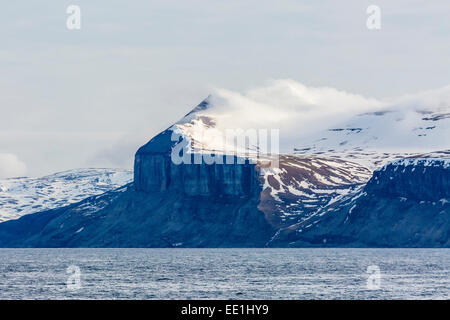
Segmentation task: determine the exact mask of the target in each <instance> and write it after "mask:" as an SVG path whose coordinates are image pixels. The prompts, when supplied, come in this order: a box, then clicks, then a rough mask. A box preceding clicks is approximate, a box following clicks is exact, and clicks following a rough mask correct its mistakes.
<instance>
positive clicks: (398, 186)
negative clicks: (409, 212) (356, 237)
mask: <svg viewBox="0 0 450 320" xmlns="http://www.w3.org/2000/svg"><path fill="white" fill-rule="evenodd" d="M427 161H428V163H427ZM365 190H366V191H367V192H370V193H372V194H376V195H378V196H382V197H403V198H406V199H408V198H411V199H417V200H420V201H439V200H440V199H445V198H449V197H450V170H449V169H448V168H447V169H446V168H445V162H444V161H443V160H435V161H433V160H426V159H424V160H422V161H417V162H416V163H414V162H413V161H409V162H408V161H407V160H406V161H404V162H403V163H399V164H397V163H392V164H388V165H386V166H385V167H383V168H382V169H381V170H377V171H375V172H374V174H373V177H372V179H370V180H369V182H368V183H367V185H366V187H365Z"/></svg>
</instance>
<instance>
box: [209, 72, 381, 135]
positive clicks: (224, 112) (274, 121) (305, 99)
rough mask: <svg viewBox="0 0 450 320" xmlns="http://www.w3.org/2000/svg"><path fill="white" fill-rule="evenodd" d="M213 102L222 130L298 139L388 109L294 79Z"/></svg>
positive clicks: (219, 94)
mask: <svg viewBox="0 0 450 320" xmlns="http://www.w3.org/2000/svg"><path fill="white" fill-rule="evenodd" d="M212 102H213V105H214V110H211V112H214V113H216V116H217V118H218V119H219V122H220V123H219V125H220V127H222V128H243V129H247V128H280V129H281V128H284V130H287V129H289V131H291V132H294V133H295V134H296V135H297V136H298V135H302V134H307V133H311V132H314V131H318V130H321V129H324V128H327V127H329V126H330V125H332V124H333V123H339V122H341V121H343V120H345V119H349V118H351V117H352V116H355V115H357V114H361V113H364V112H368V111H375V110H380V109H382V108H384V107H385V106H386V103H384V102H382V101H380V100H377V99H374V98H367V97H364V96H362V95H358V94H353V93H348V92H346V91H342V90H337V89H335V88H330V87H310V86H306V85H303V84H301V83H298V82H296V81H294V80H291V79H283V80H273V81H271V82H270V83H269V84H268V85H266V86H263V87H259V88H254V89H251V90H248V91H246V92H244V93H239V92H234V91H230V90H226V89H216V90H215V95H213V98H212ZM236 115H238V116H236Z"/></svg>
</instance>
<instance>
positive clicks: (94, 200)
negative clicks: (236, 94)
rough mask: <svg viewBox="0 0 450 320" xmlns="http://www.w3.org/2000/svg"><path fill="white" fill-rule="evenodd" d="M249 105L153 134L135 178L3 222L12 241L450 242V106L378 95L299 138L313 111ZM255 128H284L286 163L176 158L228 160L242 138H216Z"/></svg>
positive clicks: (203, 112) (215, 102) (206, 111)
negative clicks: (233, 141)
mask: <svg viewBox="0 0 450 320" xmlns="http://www.w3.org/2000/svg"><path fill="white" fill-rule="evenodd" d="M310 100H311V101H314V99H312V98H311V99H310ZM239 101H240V100H239ZM239 101H238V102H235V103H237V104H238V106H235V105H232V106H230V105H229V103H228V102H227V103H224V102H223V101H222V100H221V99H220V97H219V98H217V97H214V96H210V97H208V98H207V99H205V100H204V101H203V102H201V103H200V104H199V105H198V106H197V107H195V108H194V109H193V110H192V111H191V112H189V113H188V114H187V115H186V116H185V117H183V118H182V119H181V120H180V121H178V122H177V123H175V124H174V125H173V126H171V127H169V128H168V129H167V130H164V131H163V132H161V133H160V134H158V135H157V136H155V137H154V138H152V139H151V140H150V141H149V142H148V143H147V144H146V145H144V146H142V147H141V148H140V149H139V150H138V151H137V153H136V155H135V166H134V178H133V181H132V182H130V183H128V184H126V183H127V182H128V181H129V172H115V173H114V172H112V173H110V174H111V175H112V176H116V177H120V179H119V180H114V179H111V184H110V188H109V189H108V190H106V189H105V190H102V191H107V192H105V193H103V194H99V193H100V190H99V189H98V188H96V187H95V186H96V184H92V183H91V182H88V183H87V184H88V185H90V186H89V187H88V188H87V189H88V190H89V191H88V192H84V193H83V194H84V195H85V196H89V197H87V198H86V199H84V200H82V201H80V202H75V203H71V204H69V205H67V206H63V205H62V206H60V205H61V204H64V202H65V201H67V202H71V201H72V200H74V201H75V199H76V198H77V199H80V198H81V197H83V196H82V195H81V194H82V192H79V193H77V196H76V197H75V196H72V197H66V198H64V199H63V200H61V197H59V196H57V195H54V194H53V191H49V192H46V193H44V196H45V197H46V198H48V199H49V200H48V203H50V201H52V202H51V203H52V205H51V206H48V207H45V209H47V208H52V207H57V206H60V207H58V208H56V209H52V210H43V211H40V212H38V213H34V214H30V215H26V216H23V217H21V218H20V219H18V220H10V221H6V222H3V223H1V224H0V246H3V247H324V246H336V247H355V246H356V247H450V240H449V239H450V148H449V146H450V145H449V141H450V139H449V138H450V105H448V104H442V103H441V102H439V103H438V104H437V105H436V106H435V105H431V104H421V103H420V101H419V102H418V103H417V104H416V105H414V104H411V103H409V104H408V106H407V107H405V104H404V103H401V102H402V101H404V100H402V101H401V102H398V101H396V102H395V103H391V104H389V103H380V104H378V103H374V104H375V107H373V109H374V110H373V111H369V112H367V111H365V112H363V113H357V114H354V115H351V116H345V117H341V118H342V119H338V120H336V121H331V120H330V121H331V122H332V123H330V124H329V125H328V127H327V126H326V124H324V123H320V124H318V127H319V128H318V129H317V130H314V132H312V133H311V134H308V135H299V137H298V138H295V131H296V126H295V123H296V121H298V122H299V123H300V122H301V121H303V120H302V112H291V113H289V114H288V116H287V117H286V116H280V117H279V118H277V115H278V113H277V110H276V108H275V110H267V109H264V108H263V107H267V106H263V107H262V106H261V105H256V106H253V107H251V108H254V109H251V108H250V107H249V103H248V102H246V101H245V100H244V101H240V102H239ZM408 101H409V100H408ZM239 103H243V105H242V107H241V105H240V104H239ZM311 103H312V102H311ZM371 103H372V102H371ZM249 108H250V109H249ZM308 110H309V109H308ZM308 110H306V111H305V112H307V111H308ZM261 113H262V115H261ZM279 113H280V114H282V113H283V112H282V111H280V112H279ZM252 114H256V115H255V117H252ZM264 114H265V115H266V117H264ZM269 115H271V116H269ZM266 118H272V119H271V120H273V121H272V122H271V121H266ZM261 119H262V120H261ZM269 120H270V119H269ZM264 121H265V122H264ZM263 122H264V123H263ZM285 123H286V125H285V126H284V124H285ZM258 124H260V125H261V127H257V125H258ZM252 127H257V128H266V129H270V128H280V132H279V135H280V146H279V149H280V154H279V165H277V166H272V164H273V158H271V157H272V156H273V155H271V156H265V155H263V156H261V155H260V154H259V153H258V152H259V151H260V150H259V149H258V147H255V145H252V144H251V143H248V144H246V145H245V147H244V148H241V149H239V148H237V149H236V150H235V151H236V152H235V154H234V155H233V156H234V162H233V163H223V164H221V163H210V164H208V163H205V162H201V163H174V161H173V158H172V156H173V152H174V148H175V147H176V146H177V145H179V143H180V141H187V143H186V145H185V147H186V148H185V149H183V152H182V154H181V155H182V156H184V159H188V158H189V159H194V158H195V157H196V156H197V155H204V154H211V155H214V157H216V158H220V157H224V156H226V155H228V154H229V151H230V145H227V144H226V143H225V144H224V143H222V142H221V141H218V140H217V139H212V138H211V137H217V136H218V133H220V132H224V131H225V130H227V129H238V128H241V129H243V130H248V129H251V128H252ZM298 130H301V128H298ZM174 136H175V137H176V139H174ZM238 159H243V162H242V163H237V160H238ZM100 175H101V174H100ZM76 176H77V174H76V172H75V173H74V179H77V178H76ZM101 176H102V175H101ZM103 177H104V176H103ZM63 180H64V179H63ZM100 180H101V181H104V180H102V179H100ZM83 181H85V180H83ZM113 181H114V182H113ZM120 182H123V184H125V185H124V186H123V187H120V188H117V189H115V187H116V186H117V185H118V184H121V183H120ZM2 183H4V182H1V183H0V186H1V185H2ZM76 185H77V184H76V183H75V184H74V186H76ZM92 186H94V187H92ZM97 186H98V184H97ZM52 188H53V187H52ZM73 188H74V187H72V188H69V189H70V190H73ZM56 189H57V188H56ZM47 190H51V189H50V188H47ZM3 192H4V191H3ZM58 192H59V191H58ZM94 193H95V194H94ZM0 194H1V193H0ZM6 194H9V193H8V192H7V193H6ZM34 194H36V195H35V196H34V197H35V200H34V201H40V200H41V197H40V193H36V192H35V193H34ZM64 194H73V193H71V192H65V193H64ZM9 197H11V195H9ZM21 197H22V198H24V197H25V196H21ZM46 198H42V199H46ZM69 198H70V199H69ZM0 199H2V198H0ZM0 201H1V200H0ZM57 201H60V202H57ZM61 201H63V203H61ZM8 203H9V205H8V206H9V207H7V208H10V209H8V210H13V209H12V207H13V204H14V202H12V201H10V202H8ZM2 208H3V206H2ZM30 208H32V209H30ZM41 208H42V209H44V207H37V208H36V209H37V210H40V209H41ZM24 209H26V210H28V211H27V212H31V211H32V210H34V208H33V204H30V205H29V206H25V207H24ZM0 210H1V209H0ZM10 212H12V211H10Z"/></svg>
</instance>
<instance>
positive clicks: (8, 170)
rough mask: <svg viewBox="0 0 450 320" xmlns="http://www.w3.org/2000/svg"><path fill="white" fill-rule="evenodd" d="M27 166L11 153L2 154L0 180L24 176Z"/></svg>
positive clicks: (0, 156)
mask: <svg viewBox="0 0 450 320" xmlns="http://www.w3.org/2000/svg"><path fill="white" fill-rule="evenodd" d="M26 172H27V166H26V164H25V163H24V162H22V161H21V160H19V158H17V156H16V155H14V154H11V153H0V179H4V178H12V177H19V176H24V175H25V174H26Z"/></svg>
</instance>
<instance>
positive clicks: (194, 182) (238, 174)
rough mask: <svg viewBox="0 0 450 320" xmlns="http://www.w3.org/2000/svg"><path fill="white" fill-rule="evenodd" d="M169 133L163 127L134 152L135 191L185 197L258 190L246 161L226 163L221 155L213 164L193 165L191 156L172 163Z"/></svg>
mask: <svg viewBox="0 0 450 320" xmlns="http://www.w3.org/2000/svg"><path fill="white" fill-rule="evenodd" d="M171 135H172V131H171V130H166V131H164V132H162V133H160V134H159V135H157V136H156V137H155V138H153V139H152V140H150V141H149V142H148V143H147V144H146V145H144V146H143V147H141V148H140V149H139V150H138V151H137V152H136V156H135V162H134V184H135V188H136V191H141V192H147V193H150V192H161V191H174V192H181V193H182V194H185V195H188V196H199V195H201V196H219V195H220V196H223V195H226V196H228V195H230V196H251V195H256V194H258V193H260V191H261V185H262V184H261V181H260V179H259V171H258V170H257V166H256V164H255V163H251V162H249V160H243V161H242V162H243V163H242V162H241V163H239V161H238V159H237V158H236V157H234V158H233V161H232V162H233V163H232V164H229V162H227V161H226V160H225V157H224V156H220V157H221V161H216V163H213V164H207V163H205V162H203V163H201V164H195V161H194V157H195V156H194V155H190V163H181V164H175V163H174V162H173V161H172V159H171V150H172V148H173V146H174V145H175V142H174V141H172V140H171ZM216 157H219V156H216ZM240 160H242V159H240ZM217 162H218V163H217Z"/></svg>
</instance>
